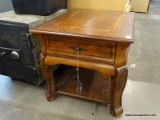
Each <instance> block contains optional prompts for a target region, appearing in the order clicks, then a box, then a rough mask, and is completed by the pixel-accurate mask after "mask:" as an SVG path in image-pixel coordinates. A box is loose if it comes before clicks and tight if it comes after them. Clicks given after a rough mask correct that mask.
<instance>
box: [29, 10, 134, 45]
mask: <svg viewBox="0 0 160 120" xmlns="http://www.w3.org/2000/svg"><path fill="white" fill-rule="evenodd" d="M133 26H134V13H132V12H127V13H124V12H102V11H86V10H70V11H68V12H67V13H65V14H63V15H61V16H59V17H57V18H55V19H52V20H50V21H48V22H46V23H44V24H42V25H40V26H38V27H36V28H34V29H32V30H30V31H31V32H32V33H46V34H56V35H61V34H63V35H72V36H80V37H90V38H97V39H104V40H105V39H106V40H108V39H109V40H113V41H124V42H131V43H132V42H133V41H132V38H133V28H134V27H133Z"/></svg>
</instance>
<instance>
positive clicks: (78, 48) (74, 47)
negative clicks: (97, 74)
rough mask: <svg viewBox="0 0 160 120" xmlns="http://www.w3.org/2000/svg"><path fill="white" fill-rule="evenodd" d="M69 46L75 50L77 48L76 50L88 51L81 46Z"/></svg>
mask: <svg viewBox="0 0 160 120" xmlns="http://www.w3.org/2000/svg"><path fill="white" fill-rule="evenodd" d="M69 48H71V49H74V50H76V51H87V50H86V49H84V48H80V47H76V46H70V47H69Z"/></svg>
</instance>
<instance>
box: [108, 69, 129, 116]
mask: <svg viewBox="0 0 160 120" xmlns="http://www.w3.org/2000/svg"><path fill="white" fill-rule="evenodd" d="M127 77H128V69H127V67H126V66H123V67H120V68H116V75H115V76H112V93H111V95H112V96H111V104H110V111H111V113H112V114H113V115H114V116H118V115H120V114H122V113H123V108H122V94H123V90H124V88H125V85H126V81H127Z"/></svg>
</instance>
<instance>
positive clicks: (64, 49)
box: [47, 37, 116, 62]
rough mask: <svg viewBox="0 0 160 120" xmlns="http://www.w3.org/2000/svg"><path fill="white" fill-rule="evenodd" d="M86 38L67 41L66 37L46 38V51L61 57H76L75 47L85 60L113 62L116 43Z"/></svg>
mask: <svg viewBox="0 0 160 120" xmlns="http://www.w3.org/2000/svg"><path fill="white" fill-rule="evenodd" d="M87 40H88V39H86V41H85V40H82V39H81V41H80V40H78V39H76V40H73V39H72V40H71V41H69V40H68V39H66V40H64V39H62V38H61V39H59V40H55V38H54V37H53V39H51V37H50V38H49V39H47V41H48V42H47V44H48V45H47V46H49V47H48V53H50V54H53V55H56V56H61V57H72V58H73V57H77V50H76V48H78V49H79V51H80V52H79V53H80V55H79V57H80V59H82V60H87V61H98V62H99V61H101V62H114V57H115V47H116V43H113V42H111V43H110V42H107V43H106V42H105V43H101V42H97V41H96V42H95V41H93V42H91V41H87Z"/></svg>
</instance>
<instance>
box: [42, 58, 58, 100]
mask: <svg viewBox="0 0 160 120" xmlns="http://www.w3.org/2000/svg"><path fill="white" fill-rule="evenodd" d="M44 58H45V57H44V56H43V57H41V67H42V71H43V74H44V75H45V77H46V81H47V89H46V97H47V100H48V101H52V100H54V99H55V98H56V85H55V80H54V76H53V66H48V65H45V63H44Z"/></svg>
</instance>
